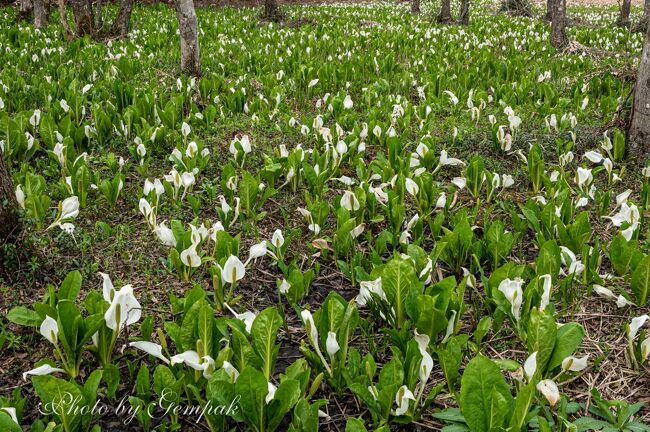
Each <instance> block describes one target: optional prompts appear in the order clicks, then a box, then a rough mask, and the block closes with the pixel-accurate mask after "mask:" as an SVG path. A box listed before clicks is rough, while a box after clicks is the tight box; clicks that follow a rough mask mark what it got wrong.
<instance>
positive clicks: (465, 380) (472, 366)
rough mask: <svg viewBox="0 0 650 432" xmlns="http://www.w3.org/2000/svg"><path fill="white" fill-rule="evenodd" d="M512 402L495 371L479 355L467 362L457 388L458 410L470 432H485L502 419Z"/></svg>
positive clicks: (496, 370) (507, 388)
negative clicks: (458, 394)
mask: <svg viewBox="0 0 650 432" xmlns="http://www.w3.org/2000/svg"><path fill="white" fill-rule="evenodd" d="M511 402H512V395H511V394H510V387H509V386H508V384H507V383H506V380H505V378H504V377H503V375H501V371H500V370H499V367H498V366H497V365H496V364H494V362H493V361H492V360H490V359H488V358H487V357H484V356H483V355H481V354H479V355H478V356H476V357H475V358H474V359H472V361H470V362H469V364H468V365H467V367H466V368H465V372H464V373H463V377H462V379H461V387H460V401H459V403H460V409H461V412H462V413H463V416H464V417H465V421H466V423H467V426H469V429H470V431H472V432H488V431H489V430H490V428H491V427H495V426H500V425H499V424H496V423H497V422H498V421H499V420H501V421H502V420H503V419H504V418H505V415H506V413H507V412H508V409H509V406H510V404H511Z"/></svg>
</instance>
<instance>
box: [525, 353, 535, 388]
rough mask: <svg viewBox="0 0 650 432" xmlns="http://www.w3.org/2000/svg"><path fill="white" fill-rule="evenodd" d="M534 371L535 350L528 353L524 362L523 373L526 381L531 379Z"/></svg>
mask: <svg viewBox="0 0 650 432" xmlns="http://www.w3.org/2000/svg"><path fill="white" fill-rule="evenodd" d="M535 372H537V351H535V352H534V353H532V354H531V355H529V356H528V358H527V359H526V361H525V362H524V374H525V375H526V379H527V380H528V382H530V381H532V379H533V376H534V375H535Z"/></svg>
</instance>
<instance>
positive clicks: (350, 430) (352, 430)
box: [345, 417, 368, 432]
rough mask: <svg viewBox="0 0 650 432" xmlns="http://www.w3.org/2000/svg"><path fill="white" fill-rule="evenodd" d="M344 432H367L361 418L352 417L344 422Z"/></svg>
mask: <svg viewBox="0 0 650 432" xmlns="http://www.w3.org/2000/svg"><path fill="white" fill-rule="evenodd" d="M345 432H368V429H366V425H364V424H363V420H361V419H359V418H354V417H352V418H349V419H348V422H347V423H346V424H345Z"/></svg>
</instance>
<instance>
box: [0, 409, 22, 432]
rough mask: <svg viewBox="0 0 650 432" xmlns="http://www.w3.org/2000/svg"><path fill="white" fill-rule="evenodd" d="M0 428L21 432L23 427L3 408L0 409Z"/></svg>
mask: <svg viewBox="0 0 650 432" xmlns="http://www.w3.org/2000/svg"><path fill="white" fill-rule="evenodd" d="M0 430H2V431H3V432H23V429H22V428H21V427H20V426H18V424H16V422H15V421H14V419H12V418H11V416H10V415H9V413H7V412H6V411H4V410H0Z"/></svg>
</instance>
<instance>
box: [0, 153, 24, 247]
mask: <svg viewBox="0 0 650 432" xmlns="http://www.w3.org/2000/svg"><path fill="white" fill-rule="evenodd" d="M17 209H18V203H17V202H16V194H15V192H14V187H13V183H12V181H11V176H10V175H9V170H8V169H7V164H6V163H5V157H4V153H3V152H2V150H0V254H1V252H2V245H4V244H6V243H10V242H13V241H14V240H15V238H16V237H17V235H18V233H19V232H20V220H19V219H18V211H17Z"/></svg>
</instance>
